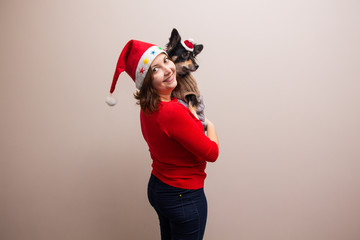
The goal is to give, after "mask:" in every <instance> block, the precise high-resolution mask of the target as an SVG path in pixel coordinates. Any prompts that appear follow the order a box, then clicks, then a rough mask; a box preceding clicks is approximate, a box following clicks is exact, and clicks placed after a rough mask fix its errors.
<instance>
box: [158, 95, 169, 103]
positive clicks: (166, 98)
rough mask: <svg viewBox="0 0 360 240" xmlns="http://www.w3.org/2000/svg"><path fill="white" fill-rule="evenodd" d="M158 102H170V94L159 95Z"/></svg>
mask: <svg viewBox="0 0 360 240" xmlns="http://www.w3.org/2000/svg"><path fill="white" fill-rule="evenodd" d="M159 97H160V101H162V102H170V101H171V94H169V95H159Z"/></svg>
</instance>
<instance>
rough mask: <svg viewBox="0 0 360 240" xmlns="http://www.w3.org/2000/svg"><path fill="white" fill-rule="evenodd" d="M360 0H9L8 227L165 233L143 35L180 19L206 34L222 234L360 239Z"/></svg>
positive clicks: (38, 238)
mask: <svg viewBox="0 0 360 240" xmlns="http://www.w3.org/2000/svg"><path fill="white" fill-rule="evenodd" d="M359 12H360V2H359V1H357V0H353V1H349V0H345V1H344V0H341V1H340V0H338V1H335V0H327V1H326V0H323V1H320V0H311V1H310V0H305V1H304V0H301V1H300V0H298V1H286V0H274V1H266V0H257V1H229V0H224V1H217V2H215V1H214V2H211V1H186V0H184V1H174V2H172V1H124V0H120V1H119V0H118V1H115V0H113V1H100V0H94V1H91V0H90V1H89V0H81V1H73V0H72V1H70V0H66V1H64V0H53V1H47V0H33V1H14V0H2V1H1V3H0V30H1V44H0V52H1V55H0V59H1V62H0V69H1V72H0V74H1V75H0V76H1V85H0V91H1V120H0V127H1V149H0V152H1V162H0V164H1V165H0V169H1V170H0V171H1V173H0V187H1V188H0V189H1V191H0V192H1V198H0V239H4V240H24V239H26V240H49V239H51V240H65V239H66V240H98V239H102V240H115V239H159V227H158V221H157V216H156V214H155V212H154V211H153V209H152V208H151V207H150V205H149V204H148V201H147V196H146V185H147V181H148V178H149V175H150V171H151V165H150V164H151V161H150V158H149V153H148V150H147V146H146V143H145V141H144V140H143V138H142V135H141V132H140V125H139V107H138V106H136V105H135V100H134V99H133V97H132V94H133V93H134V91H135V86H134V83H133V82H132V81H131V79H130V78H129V77H128V76H127V75H126V74H123V75H121V76H120V79H119V82H118V85H117V89H116V91H115V96H116V97H117V99H118V101H119V103H118V105H117V106H116V107H114V108H110V107H108V106H107V105H106V104H105V102H104V100H105V98H106V96H107V94H108V91H109V88H110V84H111V80H112V75H113V72H114V69H115V65H116V61H117V58H118V56H119V54H120V51H121V49H122V47H123V46H124V45H125V43H126V42H127V41H128V40H129V39H132V38H133V39H139V40H143V41H148V42H152V43H156V44H158V45H162V46H164V45H165V44H166V43H167V40H168V38H169V36H170V32H171V30H172V28H173V27H176V28H177V29H178V30H179V32H180V34H181V35H182V36H183V37H184V38H189V37H192V38H194V39H195V40H196V41H197V42H198V43H203V44H204V51H203V52H202V53H201V54H200V55H199V57H198V61H199V64H200V68H199V70H198V72H197V73H196V74H195V77H196V78H197V80H198V82H199V86H200V90H201V92H202V94H203V95H204V97H205V103H206V112H205V113H206V115H207V117H208V118H209V119H210V120H212V121H213V122H214V123H215V125H216V127H217V130H218V134H219V138H220V143H221V153H220V156H219V159H218V160H217V162H215V163H213V164H209V165H208V168H207V173H208V178H207V179H206V187H205V188H206V193H207V197H208V202H209V218H208V224H207V229H206V235H205V239H208V240H218V239H227V240H237V239H244V240H264V239H267V240H357V239H360V204H359V203H360V174H359V170H360V161H359V160H360V148H359V147H360V127H359V122H360V108H359V102H360V94H359V90H360V57H359V56H360V45H359V43H360V28H359V23H360V14H359Z"/></svg>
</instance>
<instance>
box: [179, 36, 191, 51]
mask: <svg viewBox="0 0 360 240" xmlns="http://www.w3.org/2000/svg"><path fill="white" fill-rule="evenodd" d="M185 41H188V42H190V43H192V44H193V45H194V39H191V38H189V39H187V40H184V41H181V45H182V46H183V47H184V48H185V49H186V50H188V51H190V52H192V51H194V48H189V47H188V46H186V44H185Z"/></svg>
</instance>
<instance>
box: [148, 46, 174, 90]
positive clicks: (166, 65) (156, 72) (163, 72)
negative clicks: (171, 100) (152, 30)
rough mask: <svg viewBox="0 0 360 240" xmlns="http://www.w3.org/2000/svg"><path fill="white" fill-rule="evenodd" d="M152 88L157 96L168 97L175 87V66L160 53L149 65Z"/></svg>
mask: <svg viewBox="0 0 360 240" xmlns="http://www.w3.org/2000/svg"><path fill="white" fill-rule="evenodd" d="M151 69H152V79H153V80H152V86H153V87H154V88H155V90H156V91H157V94H159V96H162V95H169V94H171V92H172V90H174V88H175V87H176V85H177V81H176V70H175V64H174V63H173V62H172V61H171V60H170V59H169V57H168V56H167V55H166V54H164V53H161V54H159V55H158V56H157V57H156V58H155V59H154V60H153V62H152V63H151Z"/></svg>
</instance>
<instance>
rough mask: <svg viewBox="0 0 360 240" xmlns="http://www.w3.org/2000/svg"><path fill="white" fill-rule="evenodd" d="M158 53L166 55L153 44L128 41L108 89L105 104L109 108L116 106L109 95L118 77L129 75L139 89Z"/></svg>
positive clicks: (113, 99)
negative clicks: (124, 73) (123, 73)
mask: <svg viewBox="0 0 360 240" xmlns="http://www.w3.org/2000/svg"><path fill="white" fill-rule="evenodd" d="M160 53H165V54H166V52H165V51H164V50H163V49H162V48H161V47H158V46H156V45H154V44H151V43H146V42H141V41H137V40H130V41H129V42H128V43H127V44H126V45H125V47H124V49H123V50H122V52H121V54H120V57H119V60H118V62H117V65H116V69H115V73H114V77H113V81H112V84H111V88H110V96H109V97H107V98H106V103H107V104H109V105H110V106H114V105H115V104H116V100H115V98H113V97H112V95H111V94H112V93H113V92H114V90H115V86H116V83H117V80H118V78H119V75H120V73H122V72H123V71H125V72H126V73H127V74H129V76H130V77H131V78H132V79H133V80H134V82H135V85H136V88H137V89H140V88H141V86H142V84H143V82H144V78H145V76H146V73H147V71H148V70H149V68H150V65H151V63H152V61H153V60H154V59H155V58H156V56H157V55H159V54H160Z"/></svg>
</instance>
